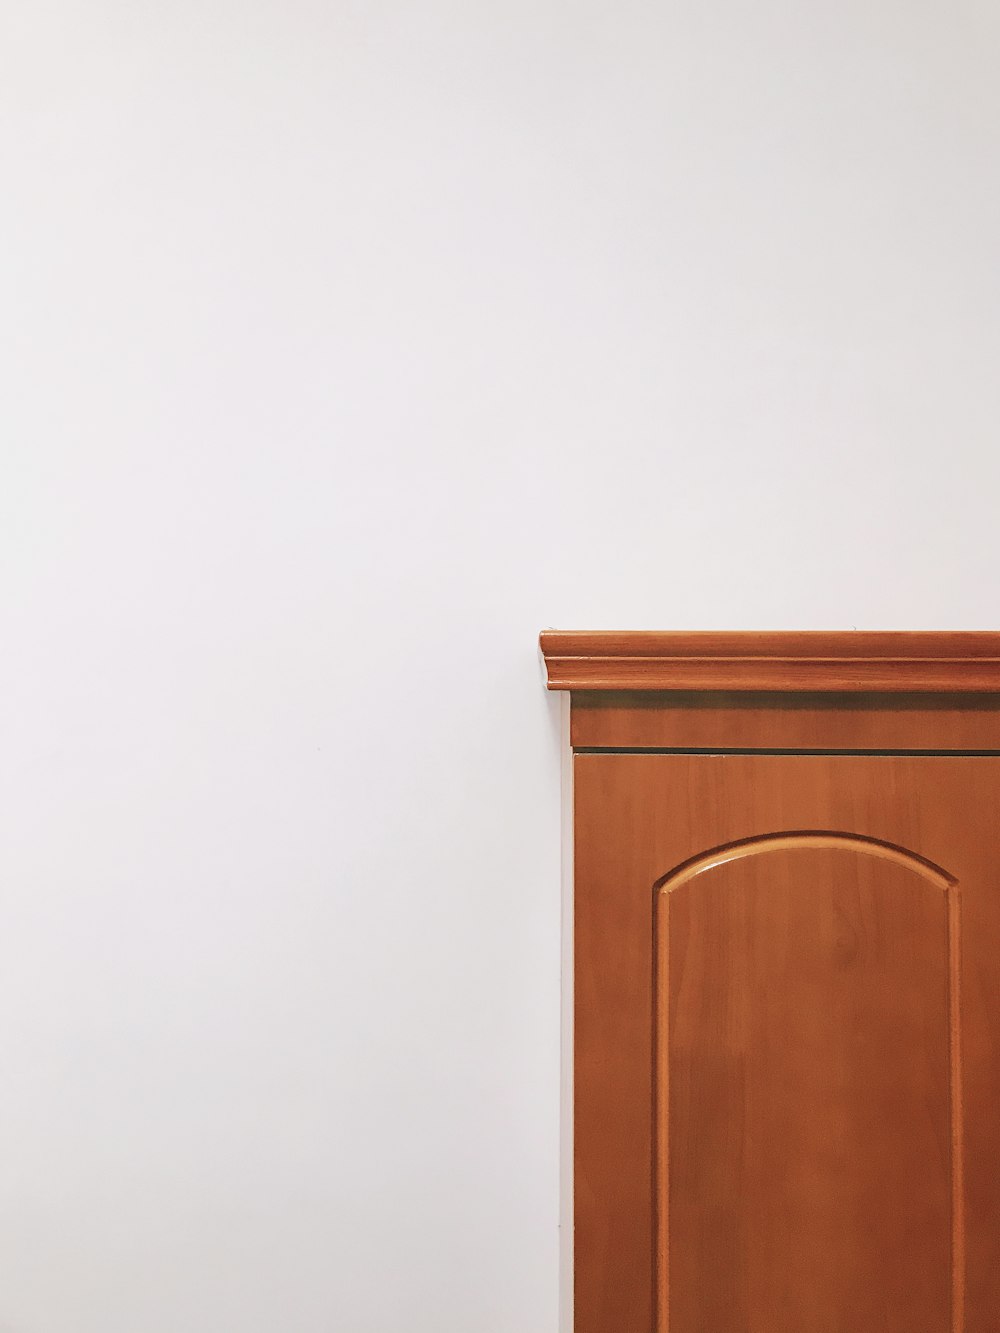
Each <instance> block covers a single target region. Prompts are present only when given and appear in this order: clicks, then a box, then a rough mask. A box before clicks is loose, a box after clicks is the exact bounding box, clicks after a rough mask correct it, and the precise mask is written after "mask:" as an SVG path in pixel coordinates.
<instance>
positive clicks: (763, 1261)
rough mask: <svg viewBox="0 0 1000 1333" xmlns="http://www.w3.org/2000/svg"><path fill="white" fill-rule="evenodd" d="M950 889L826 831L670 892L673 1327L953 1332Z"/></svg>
mask: <svg viewBox="0 0 1000 1333" xmlns="http://www.w3.org/2000/svg"><path fill="white" fill-rule="evenodd" d="M951 889H952V886H951V884H950V883H949V881H948V880H947V879H943V877H942V876H941V875H940V874H939V873H937V872H935V871H932V870H928V868H927V867H926V866H925V865H923V864H922V863H920V862H918V861H915V860H913V859H911V858H909V857H908V856H906V855H905V853H902V852H900V851H899V850H898V849H895V848H885V847H883V846H881V845H880V844H877V843H870V842H867V841H865V840H856V839H852V838H849V837H843V836H825V835H818V834H799V835H795V834H793V835H786V836H784V837H782V838H767V839H760V840H757V841H755V842H751V843H741V844H738V845H737V846H736V847H735V848H731V849H728V850H727V852H726V854H724V855H723V854H716V855H712V856H708V857H702V858H699V860H698V861H697V862H696V863H695V865H694V866H693V867H689V868H687V869H683V870H681V871H679V872H678V873H677V874H675V875H673V876H671V877H670V878H669V879H668V880H667V881H666V883H665V884H664V885H663V886H662V887H661V890H660V894H659V897H658V912H657V916H658V931H659V934H658V941H659V948H658V959H659V962H658V969H657V972H658V984H657V992H656V1013H657V1020H658V1023H657V1031H658V1041H657V1046H658V1069H659V1071H660V1077H659V1080H658V1100H659V1114H658V1117H657V1122H658V1134H657V1142H656V1144H655V1152H656V1157H657V1161H658V1163H660V1171H659V1176H658V1192H657V1211H658V1215H659V1216H660V1217H661V1218H662V1222H661V1225H660V1227H659V1240H660V1255H661V1263H660V1266H659V1303H658V1325H657V1327H658V1330H659V1333H668V1330H670V1329H672V1328H673V1329H677V1330H682V1331H685V1330H686V1331H688V1333H691V1331H692V1330H695V1329H720V1330H721V1329H730V1328H733V1329H757V1328H760V1329H788V1330H792V1329H794V1330H801V1333H832V1331H833V1330H839V1329H857V1330H865V1329H872V1330H874V1329H883V1328H892V1329H898V1330H900V1333H902V1330H904V1329H905V1330H910V1331H912V1333H943V1331H944V1330H946V1329H948V1328H949V1327H950V1318H949V1312H950V1310H951V1305H952V1288H953V1285H957V1286H958V1288H959V1290H961V1282H960V1281H959V1282H956V1281H955V1278H956V1275H955V1274H953V1271H952V1252H953V1248H956V1247H954V1246H953V1233H955V1234H961V1216H960V1214H955V1215H953V1213H952V1191H951V1172H950V1170H949V1162H948V1158H947V1155H946V1154H943V1153H942V1148H946V1147H947V1145H948V1144H949V1142H950V1139H951V1124H950V1120H951V1106H950V1096H949V1088H950V1055H949V1020H950V1004H949V993H950V970H951V969H950V961H951V955H950V950H949V930H948V927H949V913H948V905H947V894H948V893H949V892H950V891H951ZM955 982H956V985H957V978H956V979H955ZM706 1274H711V1275H712V1280H711V1281H706ZM959 1327H960V1325H959Z"/></svg>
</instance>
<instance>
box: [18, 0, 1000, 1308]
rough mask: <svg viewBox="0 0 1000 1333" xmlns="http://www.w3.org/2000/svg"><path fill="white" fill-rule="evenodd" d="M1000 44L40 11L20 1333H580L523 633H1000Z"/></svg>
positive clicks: (436, 4)
mask: <svg viewBox="0 0 1000 1333" xmlns="http://www.w3.org/2000/svg"><path fill="white" fill-rule="evenodd" d="M998 48H1000V9H998V7H997V6H996V5H993V4H988V3H985V2H984V0H983V2H981V0H950V2H949V3H945V0H927V2H925V3H913V0H906V3H903V0H847V3H842V4H836V5H832V4H826V3H820V0H811V2H809V0H807V3H804V4H803V3H798V4H794V3H790V0H789V2H786V3H781V2H780V0H763V2H762V3H755V4H749V3H745V4H738V3H734V2H732V0H731V2H730V3H727V4H719V3H711V2H710V3H707V4H706V3H700V4H694V3H690V4H657V5H653V4H645V3H638V2H637V0H619V2H618V3H614V4H607V3H602V4H597V3H592V2H590V0H584V2H583V3H577V4H574V5H569V4H562V3H557V0H506V2H505V3H501V2H500V0H496V2H495V3H489V4H488V3H485V0H465V3H458V0H428V2H427V3H425V4H422V5H421V4H415V3H406V2H405V0H385V2H379V0H374V2H371V3H361V2H360V0H326V2H324V3H321V2H320V0H243V2H242V3H236V2H235V0H199V2H198V3H195V2H194V0H175V3H171V4H162V3H159V4H154V3H151V2H150V0H137V3H131V4H125V3H111V2H110V0H89V3H86V4H85V3H82V0H12V3H9V4H7V5H6V6H5V7H4V9H3V15H2V18H0V151H2V177H0V179H2V185H3V207H2V220H0V321H2V334H3V351H2V357H0V376H2V380H3V384H2V390H0V425H2V453H3V476H2V487H0V504H2V516H0V546H2V560H3V584H2V611H3V624H2V644H3V649H2V658H0V773H2V779H0V848H2V869H0V1069H2V1093H0V1331H2V1333H397V1330H404V1329H405V1330H406V1333H555V1330H556V1328H557V1323H558V1316H557V1304H558V1240H557V1220H558V1198H559V1183H558V1160H559V1069H558V1060H559V966H560V940H559V912H560V903H559V894H560V887H559V885H560V880H559V850H560V841H559V781H558V775H559V710H558V707H557V706H556V704H555V702H554V701H553V700H551V699H550V698H548V697H547V696H546V695H545V694H544V693H543V690H542V685H541V678H540V671H539V665H538V660H537V656H536V647H535V636H536V633H537V631H538V629H539V628H541V627H542V626H543V625H558V626H560V627H564V628H573V627H575V628H622V627H634V628H664V627H672V628H700V627H726V628H745V627H769V628H781V627H787V628H798V627H820V626H822V627H831V628H842V627H850V626H852V625H855V626H858V627H859V628H878V627H882V628H930V627H941V628H949V627H960V628H969V627H985V628H990V627H996V626H997V623H998V615H997V583H998V574H1000V557H998V540H997V486H998V482H1000V456H998V449H997V444H996V441H997V427H998V423H1000V377H998V375H997V370H996V367H997V363H998V357H1000V266H998V263H997V256H998V249H997V238H998V237H1000V183H998V182H1000V177H998V161H1000V159H998V149H1000V82H998V80H997V78H996V68H997V60H998V54H1000V49H998Z"/></svg>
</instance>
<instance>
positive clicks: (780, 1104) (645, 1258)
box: [542, 633, 1000, 1333]
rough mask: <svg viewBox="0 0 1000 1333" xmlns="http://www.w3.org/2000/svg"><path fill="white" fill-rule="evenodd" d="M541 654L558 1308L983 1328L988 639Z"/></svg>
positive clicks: (596, 645)
mask: <svg viewBox="0 0 1000 1333" xmlns="http://www.w3.org/2000/svg"><path fill="white" fill-rule="evenodd" d="M542 648H543V652H544V654H545V657H546V662H547V665H548V670H549V683H550V687H551V688H555V689H570V690H572V692H573V694H572V712H571V717H572V724H571V727H572V732H571V734H572V744H573V748H574V829H575V832H574V845H575V872H574V873H575V912H574V931H575V936H574V939H575V943H574V950H575V1003H574V1027H575V1038H574V1067H575V1092H574V1098H575V1115H574V1159H575V1181H574V1196H575V1203H574V1207H575V1322H574V1328H575V1330H576V1333H998V1330H1000V635H997V634H759V635H758V634H745V635H737V634H726V635H704V634H694V635H673V634H637V635H622V634H564V633H546V634H543V636H542Z"/></svg>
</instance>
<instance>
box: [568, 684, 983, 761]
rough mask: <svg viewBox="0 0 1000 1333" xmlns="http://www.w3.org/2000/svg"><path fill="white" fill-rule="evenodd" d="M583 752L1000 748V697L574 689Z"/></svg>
mask: <svg viewBox="0 0 1000 1333" xmlns="http://www.w3.org/2000/svg"><path fill="white" fill-rule="evenodd" d="M571 740H572V744H573V746H574V748H576V749H584V748H586V749H590V748H594V749H646V748H649V749H690V750H713V749H731V750H739V749H750V750H752V749H763V750H784V749H789V750H876V751H879V750H997V751H1000V695H994V694H961V693H958V694H868V693H864V694H799V695H791V694H774V693H760V694H751V693H746V692H739V693H717V692H707V693H698V692H684V691H670V692H658V693H645V694H635V693H607V694H601V693H596V694H590V693H587V692H584V693H577V692H574V694H573V696H572V713H571Z"/></svg>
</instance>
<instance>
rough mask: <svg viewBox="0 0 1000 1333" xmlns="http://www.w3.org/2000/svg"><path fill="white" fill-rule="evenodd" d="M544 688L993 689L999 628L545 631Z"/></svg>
mask: <svg viewBox="0 0 1000 1333" xmlns="http://www.w3.org/2000/svg"><path fill="white" fill-rule="evenodd" d="M539 643H540V646H541V650H542V655H543V656H544V658H545V666H546V670H547V672H548V687H549V689H550V690H579V691H583V690H588V691H590V690H749V691H758V690H770V691H781V692H800V691H816V692H827V691H834V692H846V693H851V692H871V691H886V692H893V693H896V692H909V693H913V692H920V691H937V692H945V693H948V692H951V691H960V692H963V693H991V692H995V691H1000V633H998V632H996V631H956V632H948V631H942V632H934V633H927V632H923V631H914V632H912V633H911V632H908V631H896V632H884V633H869V632H867V631H863V632H855V631H850V630H848V631H833V632H827V631H802V632H800V631H793V632H768V633H757V632H746V633H722V634H717V633H711V634H709V633H701V632H695V633H676V634H675V633H668V632H662V633H661V632H656V633H646V632H639V633H618V632H609V633H600V632H595V633H590V632H578V631H564V630H545V631H543V633H542V634H541V636H540V639H539Z"/></svg>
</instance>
